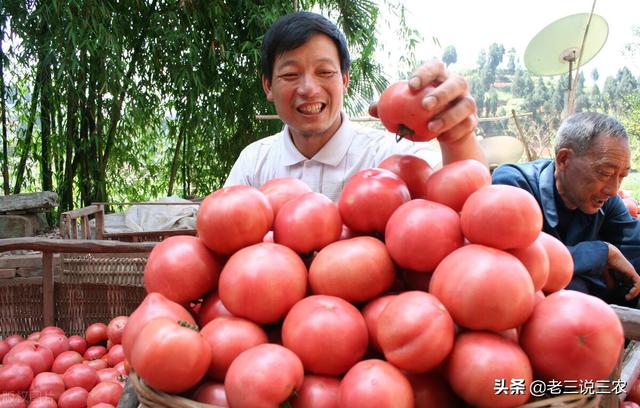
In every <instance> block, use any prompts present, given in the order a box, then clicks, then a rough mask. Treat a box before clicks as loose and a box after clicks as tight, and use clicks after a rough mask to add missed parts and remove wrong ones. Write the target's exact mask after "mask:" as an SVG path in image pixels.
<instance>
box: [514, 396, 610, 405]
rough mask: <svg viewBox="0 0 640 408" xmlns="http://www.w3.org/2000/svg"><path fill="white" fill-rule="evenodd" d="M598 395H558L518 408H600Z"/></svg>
mask: <svg viewBox="0 0 640 408" xmlns="http://www.w3.org/2000/svg"><path fill="white" fill-rule="evenodd" d="M600 400H601V397H600V395H587V394H570V395H559V396H557V397H550V398H545V399H540V400H536V401H532V402H529V403H527V404H524V405H521V406H520V408H554V407H558V408H597V407H599V406H600Z"/></svg>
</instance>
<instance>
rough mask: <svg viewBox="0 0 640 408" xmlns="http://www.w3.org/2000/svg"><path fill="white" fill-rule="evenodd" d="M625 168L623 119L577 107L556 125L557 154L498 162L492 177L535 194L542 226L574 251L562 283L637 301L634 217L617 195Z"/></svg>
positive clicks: (613, 299) (638, 234) (638, 250)
mask: <svg viewBox="0 0 640 408" xmlns="http://www.w3.org/2000/svg"><path fill="white" fill-rule="evenodd" d="M629 170H630V150H629V139H628V136H627V133H626V131H625V129H624V127H623V126H622V125H621V124H620V123H619V122H618V121H617V120H616V119H614V118H612V117H610V116H607V115H604V114H601V113H595V112H583V113H577V114H574V115H572V116H570V117H568V118H567V119H566V120H565V121H564V122H563V123H562V125H561V126H560V129H559V130H558V133H557V135H556V141H555V159H553V160H537V161H534V162H531V163H525V164H508V165H504V166H501V167H499V168H497V169H496V170H495V171H494V173H493V183H494V184H509V185H514V186H517V187H520V188H523V189H525V190H527V191H529V192H530V193H531V194H533V196H534V197H535V198H536V200H537V201H538V203H539V204H540V207H541V209H542V213H543V217H544V226H543V229H544V231H545V232H547V233H549V234H551V235H553V236H555V237H556V238H558V239H560V240H561V241H562V242H563V243H564V244H565V245H566V246H567V248H568V249H569V251H570V252H571V255H572V257H573V261H574V276H573V279H572V281H571V283H570V284H569V287H568V289H574V290H579V291H581V292H586V293H590V294H593V295H595V296H598V297H600V298H602V299H604V300H605V301H608V302H610V303H619V304H623V305H627V306H628V305H635V304H637V298H636V297H637V296H638V294H639V293H640V276H638V272H637V271H638V270H640V223H639V222H638V220H637V219H635V218H634V217H631V215H630V214H629V212H628V211H627V209H626V207H625V205H624V203H623V202H622V200H621V199H620V197H618V195H617V192H618V190H619V188H620V183H621V182H622V179H624V178H625V177H626V176H627V175H628V174H629Z"/></svg>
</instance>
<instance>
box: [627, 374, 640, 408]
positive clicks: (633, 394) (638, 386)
mask: <svg viewBox="0 0 640 408" xmlns="http://www.w3.org/2000/svg"><path fill="white" fill-rule="evenodd" d="M627 399H628V400H630V401H633V402H635V403H640V379H637V380H635V381H634V382H633V384H632V385H631V388H627Z"/></svg>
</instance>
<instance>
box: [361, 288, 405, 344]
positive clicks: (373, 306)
mask: <svg viewBox="0 0 640 408" xmlns="http://www.w3.org/2000/svg"><path fill="white" fill-rule="evenodd" d="M396 296H397V295H384V296H380V297H377V298H375V299H373V300H370V301H369V302H368V303H367V304H366V305H365V306H364V308H362V317H364V322H365V323H366V324H367V332H368V333H369V347H370V348H371V349H373V350H375V351H382V350H381V349H380V344H379V343H378V318H379V317H380V313H382V311H383V310H384V308H385V307H387V305H388V304H389V302H390V301H391V300H392V299H393V298H395V297H396Z"/></svg>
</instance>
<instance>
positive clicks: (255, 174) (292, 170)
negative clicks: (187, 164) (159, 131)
mask: <svg viewBox="0 0 640 408" xmlns="http://www.w3.org/2000/svg"><path fill="white" fill-rule="evenodd" d="M397 153H402V154H415V155H416V156H420V157H421V158H423V159H425V160H426V161H427V162H428V163H429V164H430V165H431V167H435V166H437V165H439V164H440V162H441V161H442V158H441V154H440V151H439V150H438V148H437V147H436V146H435V143H434V142H427V143H424V142H423V143H418V142H412V141H410V140H406V139H403V140H401V141H400V142H396V136H395V135H393V134H391V133H389V132H385V131H382V130H379V129H374V128H371V127H366V126H360V125H357V124H355V123H353V122H351V121H349V118H348V117H347V115H346V114H345V113H344V112H343V113H342V124H341V125H340V128H338V130H337V131H336V133H335V134H334V135H333V137H332V138H331V139H329V141H328V142H327V143H326V144H325V145H324V146H323V147H322V148H321V149H320V151H318V153H316V154H315V155H314V156H313V157H312V158H310V159H307V158H306V157H305V156H304V155H302V153H300V152H299V151H298V149H297V148H296V146H295V145H294V144H293V141H292V140H291V136H290V134H289V129H288V127H287V126H285V127H284V129H283V130H282V131H281V132H280V133H276V134H275V135H272V136H268V137H265V138H263V139H260V140H257V141H255V142H253V143H251V144H250V145H249V146H247V147H245V148H244V149H243V150H242V152H241V153H240V156H239V157H238V160H236V162H235V164H234V165H233V168H232V169H231V172H230V173H229V177H228V178H227V181H226V182H225V183H224V186H225V187H227V186H233V185H237V184H244V185H249V186H253V187H256V188H260V186H262V185H263V184H264V183H265V182H267V181H268V180H271V179H274V178H280V177H295V178H298V179H300V180H302V181H304V182H305V183H306V184H307V185H308V186H309V187H311V189H312V190H313V191H315V192H318V193H322V194H324V195H326V196H327V197H329V198H330V199H331V200H333V201H336V202H337V201H338V198H339V197H340V192H342V188H343V187H344V185H345V183H346V182H347V181H348V180H349V179H350V178H351V177H352V176H353V175H354V174H355V173H357V172H358V171H360V170H366V169H369V168H371V167H376V166H377V165H378V164H380V162H382V160H384V159H385V158H387V157H389V156H391V155H393V154H397Z"/></svg>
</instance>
